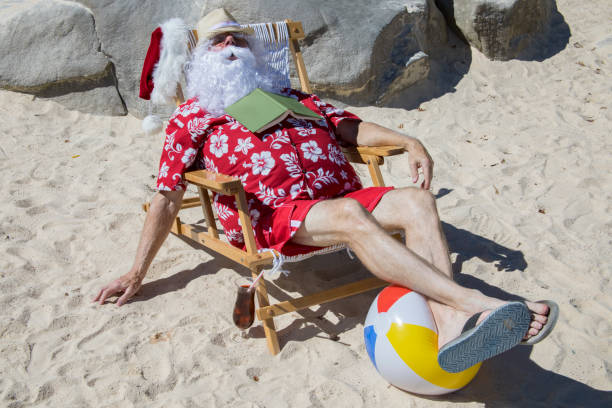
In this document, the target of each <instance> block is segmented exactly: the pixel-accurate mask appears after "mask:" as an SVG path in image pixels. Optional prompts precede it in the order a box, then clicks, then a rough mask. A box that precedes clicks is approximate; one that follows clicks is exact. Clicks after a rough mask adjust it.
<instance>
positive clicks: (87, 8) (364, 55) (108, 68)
mask: <svg viewBox="0 0 612 408" xmlns="http://www.w3.org/2000/svg"><path fill="white" fill-rule="evenodd" d="M27 4H29V5H30V7H28V8H27V9H26V10H24V9H20V10H18V12H14V13H12V14H11V13H9V14H11V15H10V16H9V17H7V16H6V15H5V16H3V17H2V21H4V22H5V23H4V24H3V28H2V29H0V43H3V44H4V45H2V46H1V47H2V48H1V49H2V50H3V53H10V55H11V57H12V58H11V59H13V60H16V59H19V60H20V61H30V62H29V65H30V66H29V67H25V65H27V64H28V63H26V62H24V63H20V64H14V65H13V66H12V67H11V69H10V70H9V71H6V72H11V74H10V75H6V76H5V74H4V72H5V69H4V68H5V66H2V72H3V74H2V76H1V77H0V80H1V82H0V86H3V87H5V88H8V89H13V90H17V91H22V92H30V93H35V94H37V95H41V96H51V97H57V96H59V95H60V94H63V93H66V92H70V91H71V90H74V91H78V92H79V94H82V95H83V96H85V95H86V94H87V92H86V91H88V90H91V89H96V88H105V87H108V88H109V89H110V88H112V87H113V86H114V85H115V84H116V85H117V88H118V91H119V95H118V96H117V98H121V99H122V101H124V102H125V106H127V108H128V109H129V111H130V112H131V113H133V114H135V115H137V116H144V115H146V114H147V113H148V109H149V103H148V102H146V101H143V100H141V99H139V98H138V88H139V81H140V74H141V69H142V64H143V61H144V57H145V54H146V50H147V47H148V45H149V39H150V34H151V32H152V31H153V30H154V29H155V28H156V27H157V26H158V25H159V24H161V23H162V22H164V21H166V20H168V19H170V18H172V17H180V18H182V19H183V20H185V22H186V23H187V24H190V25H195V23H196V22H197V21H198V20H199V18H200V17H201V16H202V15H204V14H205V13H207V12H208V11H210V10H212V9H213V8H216V7H221V6H223V7H225V8H227V9H228V10H229V11H230V12H231V13H232V14H233V15H234V16H235V17H236V18H237V19H238V20H239V21H240V22H242V23H255V22H266V21H279V20H283V19H286V18H290V19H293V20H299V21H302V22H303V24H304V28H305V31H306V33H307V37H306V39H305V41H304V42H303V43H302V51H303V55H304V59H305V62H306V66H307V68H308V73H309V76H310V79H311V82H312V85H313V88H314V90H315V92H317V93H320V94H322V95H323V96H325V97H331V98H334V99H338V100H340V101H342V102H346V103H351V104H370V103H385V101H387V100H388V99H389V98H390V97H392V96H393V95H394V94H395V93H397V92H399V91H401V90H402V89H405V88H406V87H408V86H411V85H412V84H414V83H417V82H419V81H422V80H423V79H425V78H426V77H427V75H428V72H429V66H430V58H431V55H433V54H432V53H435V50H436V49H437V48H439V47H440V46H441V45H443V44H445V43H446V41H447V38H446V23H445V21H444V18H443V16H442V14H441V13H440V12H439V11H438V9H437V8H436V6H435V5H434V0H403V1H397V0H382V1H374V0H360V1H358V2H356V1H353V0H337V1H335V2H333V3H330V2H328V1H323V0H303V1H299V2H298V1H296V2H287V1H285V0H226V1H220V0H212V1H203V0H175V1H172V2H168V1H164V0H149V1H147V2H143V1H141V0H74V1H67V0H64V1H60V0H45V1H41V0H28V2H27ZM34 4H35V6H32V5H34ZM3 12H4V10H3ZM60 17H61V18H60ZM94 17H95V18H94ZM20 26H21V28H20ZM62 27H65V28H63V29H62ZM69 28H70V29H69ZM32 30H33V31H35V33H28V31H32ZM20 37H21V38H23V39H22V40H19V38H20ZM34 40H36V41H37V42H36V43H35V41H34ZM26 44H29V45H26ZM66 44H70V47H68V46H67V45H66ZM16 49H19V50H22V51H19V52H16V51H14V50H16ZM48 50H53V51H52V52H50V51H48ZM20 53H23V54H24V55H20ZM13 57H19V58H13ZM45 58H47V59H49V61H47V60H44V59H45ZM43 60H44V61H43ZM5 65H6V66H9V65H10V64H9V63H6V64H5ZM36 71H38V72H36ZM5 79H6V81H5ZM79 86H80V87H79ZM101 94H102V93H100V92H98V93H97V96H96V97H99V96H100V95H101ZM108 95H109V94H106V96H108ZM116 103H117V102H116V101H114V100H112V98H111V100H110V101H109V104H110V106H108V107H102V106H99V107H98V109H99V112H100V113H101V112H109V111H113V112H115V111H116V106H115V105H116ZM77 105H78V104H77ZM89 106H90V107H91V108H95V106H96V104H91V105H89Z"/></svg>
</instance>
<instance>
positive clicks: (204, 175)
mask: <svg viewBox="0 0 612 408" xmlns="http://www.w3.org/2000/svg"><path fill="white" fill-rule="evenodd" d="M185 179H186V180H187V181H189V182H190V183H193V184H195V185H197V186H201V187H204V188H207V189H209V190H212V191H216V192H217V193H221V194H226V195H233V194H236V193H237V192H239V191H242V190H243V187H242V182H241V181H240V179H238V178H235V177H230V176H226V175H225V174H220V173H214V172H212V171H208V170H195V171H190V172H188V173H185Z"/></svg>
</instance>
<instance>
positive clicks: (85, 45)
mask: <svg viewBox="0 0 612 408" xmlns="http://www.w3.org/2000/svg"><path fill="white" fill-rule="evenodd" d="M0 56H1V58H0V87H1V88H3V89H8V90H12V91H18V92H25V93H30V94H34V95H37V96H40V97H55V98H58V101H60V102H61V103H63V104H64V105H66V106H68V107H69V108H71V109H77V110H81V111H84V112H92V113H98V114H109V115H122V114H126V113H127V111H126V108H125V105H124V104H123V101H122V100H121V97H120V96H119V94H118V92H117V87H116V80H115V75H114V67H113V64H112V62H111V61H110V59H109V58H108V57H107V56H105V55H104V54H103V53H102V52H101V51H100V42H99V41H98V38H97V36H96V31H95V24H94V18H93V15H92V13H91V11H89V10H88V9H86V8H85V7H83V6H81V5H78V4H71V3H66V2H64V1H56V0H29V1H26V2H20V3H13V4H9V5H5V6H3V9H2V13H0Z"/></svg>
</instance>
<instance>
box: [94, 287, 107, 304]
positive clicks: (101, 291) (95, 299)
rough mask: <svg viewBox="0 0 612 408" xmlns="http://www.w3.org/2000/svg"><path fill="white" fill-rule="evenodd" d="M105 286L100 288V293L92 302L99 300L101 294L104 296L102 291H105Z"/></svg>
mask: <svg viewBox="0 0 612 408" xmlns="http://www.w3.org/2000/svg"><path fill="white" fill-rule="evenodd" d="M104 289H105V288H102V289H100V291H99V292H98V295H97V296H96V297H95V298H94V300H92V302H97V301H98V299H100V296H102V292H104Z"/></svg>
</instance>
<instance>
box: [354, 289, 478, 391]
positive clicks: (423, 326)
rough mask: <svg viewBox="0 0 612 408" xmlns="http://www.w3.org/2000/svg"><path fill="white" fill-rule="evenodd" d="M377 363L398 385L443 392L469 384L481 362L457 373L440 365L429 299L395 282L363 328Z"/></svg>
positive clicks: (381, 295)
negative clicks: (448, 370) (445, 369)
mask: <svg viewBox="0 0 612 408" xmlns="http://www.w3.org/2000/svg"><path fill="white" fill-rule="evenodd" d="M363 334H364V338H365V345H366V349H367V351H368V355H369V356H370V360H372V363H373V364H374V367H376V369H377V370H378V372H379V373H380V375H382V376H383V378H385V379H386V380H387V381H389V382H390V383H391V384H393V385H394V386H396V387H398V388H401V389H403V390H405V391H408V392H412V393H415V394H423V395H441V394H447V393H449V392H453V391H456V390H458V389H460V388H463V387H464V386H466V385H467V384H468V383H469V382H470V381H471V380H472V379H473V378H474V376H475V375H476V373H477V372H478V370H479V368H480V363H479V364H477V365H475V366H473V367H470V368H468V369H467V370H465V371H461V372H459V373H449V372H447V371H444V370H443V369H442V367H440V365H439V364H438V331H437V328H436V324H435V322H434V318H433V315H432V313H431V310H430V309H429V305H428V304H427V301H426V300H425V298H424V297H423V296H421V295H419V294H418V293H416V292H413V291H412V290H410V289H408V288H405V287H402V286H397V285H391V286H387V287H386V288H385V289H383V290H382V291H381V292H380V293H379V294H378V296H376V299H374V301H373V302H372V306H370V310H369V311H368V315H367V317H366V320H365V325H364V329H363Z"/></svg>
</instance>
